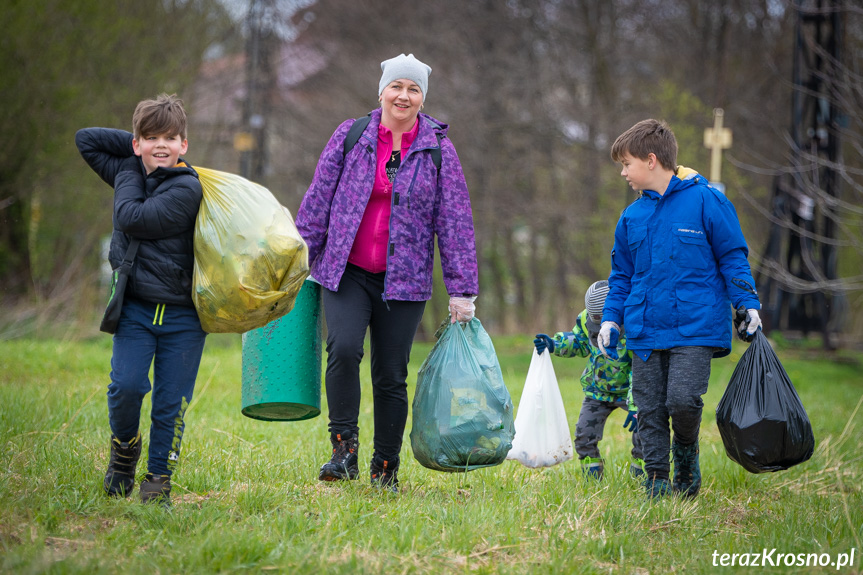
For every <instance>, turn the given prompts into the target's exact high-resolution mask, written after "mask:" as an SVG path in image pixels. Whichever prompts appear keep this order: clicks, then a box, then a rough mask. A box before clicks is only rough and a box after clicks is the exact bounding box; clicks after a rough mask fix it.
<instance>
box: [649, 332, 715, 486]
mask: <svg viewBox="0 0 863 575" xmlns="http://www.w3.org/2000/svg"><path fill="white" fill-rule="evenodd" d="M713 352H714V348H712V347H676V348H674V349H663V350H653V352H652V353H651V354H650V357H649V358H647V361H643V360H642V359H641V358H640V357H638V355H636V354H633V356H632V398H633V400H634V401H635V405H637V406H638V433H639V435H640V436H641V442H642V449H643V451H644V471H645V472H646V473H647V476H648V477H649V478H656V479H668V474H669V470H670V467H671V465H670V462H669V453H670V451H671V431H672V430H673V431H674V441H675V442H677V443H678V444H680V445H692V444H693V443H695V442H696V441H698V432H699V430H700V427H701V410H702V408H703V407H704V402H703V401H702V400H701V396H702V395H704V394H705V393H706V392H707V382H708V380H709V379H710V360H711V359H712V358H713ZM669 418H671V426H670V427H669V423H668V420H669Z"/></svg>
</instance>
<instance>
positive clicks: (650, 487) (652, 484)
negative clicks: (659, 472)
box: [642, 477, 671, 500]
mask: <svg viewBox="0 0 863 575" xmlns="http://www.w3.org/2000/svg"><path fill="white" fill-rule="evenodd" d="M642 486H644V490H645V492H646V493H647V498H648V499H653V500H657V499H660V498H662V497H665V496H666V495H670V494H671V485H670V484H669V483H668V480H667V479H659V478H657V477H654V478H653V479H650V478H646V479H645V480H644V482H642Z"/></svg>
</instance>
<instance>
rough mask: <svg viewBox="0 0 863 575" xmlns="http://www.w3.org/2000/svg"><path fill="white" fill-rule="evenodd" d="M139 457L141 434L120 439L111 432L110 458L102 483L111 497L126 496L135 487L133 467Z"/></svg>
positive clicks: (135, 465)
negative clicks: (124, 439) (125, 439)
mask: <svg viewBox="0 0 863 575" xmlns="http://www.w3.org/2000/svg"><path fill="white" fill-rule="evenodd" d="M139 457H141V434H140V433H139V434H137V435H136V436H135V437H134V438H133V439H131V440H129V441H120V440H119V439H117V438H116V437H114V435H113V434H111V459H110V460H109V461H108V471H107V472H106V473H105V481H104V482H103V483H102V485H103V487H104V488H105V493H107V494H108V495H110V496H111V497H117V496H121V497H128V496H129V495H131V494H132V489H134V488H135V467H137V465H138V458H139Z"/></svg>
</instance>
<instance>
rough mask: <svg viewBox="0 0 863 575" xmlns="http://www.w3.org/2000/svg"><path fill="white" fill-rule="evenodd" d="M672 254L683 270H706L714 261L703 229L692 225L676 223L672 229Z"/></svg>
mask: <svg viewBox="0 0 863 575" xmlns="http://www.w3.org/2000/svg"><path fill="white" fill-rule="evenodd" d="M672 236H673V238H674V239H673V240H672V244H671V254H672V256H673V258H674V261H675V263H676V264H677V265H678V266H679V267H681V268H691V269H698V270H704V269H707V268H708V267H709V263H710V261H711V260H712V259H713V252H712V251H711V250H710V245H709V244H708V243H707V236H706V235H705V233H704V230H702V229H701V227H700V226H699V227H696V226H694V225H692V224H686V223H676V224H673V229H672Z"/></svg>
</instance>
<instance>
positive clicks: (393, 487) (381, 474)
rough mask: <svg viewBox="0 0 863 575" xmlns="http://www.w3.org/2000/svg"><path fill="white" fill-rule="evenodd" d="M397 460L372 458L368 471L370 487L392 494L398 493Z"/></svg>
mask: <svg viewBox="0 0 863 575" xmlns="http://www.w3.org/2000/svg"><path fill="white" fill-rule="evenodd" d="M398 472H399V458H398V457H396V458H394V459H381V458H379V457H378V456H377V455H375V456H373V457H372V463H371V466H370V469H369V475H371V480H372V487H376V488H378V489H386V490H387V491H392V492H393V493H398V492H399V475H398Z"/></svg>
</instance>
